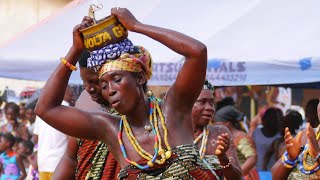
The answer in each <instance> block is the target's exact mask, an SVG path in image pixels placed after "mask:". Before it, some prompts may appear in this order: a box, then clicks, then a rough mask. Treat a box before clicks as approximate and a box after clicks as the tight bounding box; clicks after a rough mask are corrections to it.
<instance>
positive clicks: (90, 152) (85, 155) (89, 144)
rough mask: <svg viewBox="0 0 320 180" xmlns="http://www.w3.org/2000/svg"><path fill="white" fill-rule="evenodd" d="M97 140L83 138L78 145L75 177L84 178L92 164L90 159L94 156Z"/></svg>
mask: <svg viewBox="0 0 320 180" xmlns="http://www.w3.org/2000/svg"><path fill="white" fill-rule="evenodd" d="M98 144H99V141H88V140H83V144H82V145H81V146H80V147H79V150H78V164H77V170H78V172H77V173H76V179H79V180H80V179H85V178H86V176H87V173H88V171H89V170H90V167H91V165H92V163H91V161H90V160H92V159H93V158H94V156H95V151H94V150H95V149H96V147H97V145H98Z"/></svg>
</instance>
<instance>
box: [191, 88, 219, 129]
mask: <svg viewBox="0 0 320 180" xmlns="http://www.w3.org/2000/svg"><path fill="white" fill-rule="evenodd" d="M214 113H215V108H214V98H213V94H212V92H211V91H210V90H206V89H204V90H202V91H201V93H200V95H199V97H198V99H197V101H196V102H195V103H194V105H193V108H192V121H193V124H194V125H195V126H206V125H208V124H209V123H210V121H212V119H213V115H214Z"/></svg>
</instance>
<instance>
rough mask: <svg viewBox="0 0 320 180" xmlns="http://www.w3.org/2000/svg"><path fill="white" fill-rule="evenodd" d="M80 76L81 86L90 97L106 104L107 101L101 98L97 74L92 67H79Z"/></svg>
mask: <svg viewBox="0 0 320 180" xmlns="http://www.w3.org/2000/svg"><path fill="white" fill-rule="evenodd" d="M80 76H81V79H82V81H83V86H84V88H85V90H86V91H87V92H88V93H89V95H90V97H91V99H92V100H93V101H95V102H97V103H99V104H105V105H108V104H109V103H108V102H107V101H106V100H105V99H104V98H103V96H102V94H101V87H100V84H99V74H98V73H97V72H95V71H94V70H93V69H92V68H85V67H80Z"/></svg>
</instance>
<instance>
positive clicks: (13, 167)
mask: <svg viewBox="0 0 320 180" xmlns="http://www.w3.org/2000/svg"><path fill="white" fill-rule="evenodd" d="M14 143H15V138H14V136H13V135H12V134H10V133H5V134H2V135H1V137H0V151H2V153H1V154H0V169H1V178H0V180H7V179H10V180H22V179H24V178H25V177H26V176H27V174H26V171H25V167H24V165H23V161H22V158H21V156H20V155H19V154H16V153H15V152H14V151H13V150H12V147H13V145H14Z"/></svg>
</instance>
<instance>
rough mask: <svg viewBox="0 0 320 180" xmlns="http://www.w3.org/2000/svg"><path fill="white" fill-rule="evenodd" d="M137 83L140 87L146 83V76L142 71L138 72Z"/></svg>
mask: <svg viewBox="0 0 320 180" xmlns="http://www.w3.org/2000/svg"><path fill="white" fill-rule="evenodd" d="M137 83H138V84H139V85H141V86H143V85H145V84H146V83H147V76H146V73H145V72H144V71H140V72H139V73H138V78H137Z"/></svg>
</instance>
